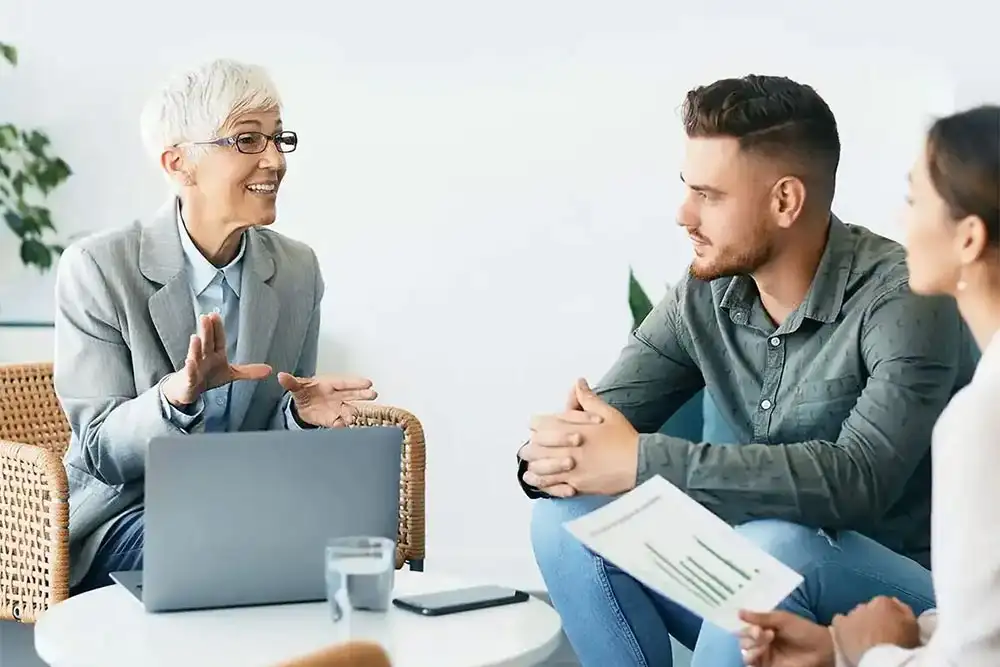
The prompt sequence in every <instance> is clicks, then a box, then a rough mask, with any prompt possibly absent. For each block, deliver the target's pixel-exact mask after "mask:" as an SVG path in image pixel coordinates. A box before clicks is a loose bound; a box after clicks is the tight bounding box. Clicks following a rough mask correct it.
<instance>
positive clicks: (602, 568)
mask: <svg viewBox="0 0 1000 667" xmlns="http://www.w3.org/2000/svg"><path fill="white" fill-rule="evenodd" d="M595 561H596V563H597V581H598V583H600V585H601V590H602V591H604V595H605V597H606V598H607V600H608V606H610V607H611V611H612V612H613V613H614V617H615V620H616V621H617V622H618V630H619V632H621V633H622V635H623V636H624V639H625V642H626V643H627V644H628V647H629V648H630V649H632V657H633V658H635V659H636V661H637V664H638V665H639V667H648V665H649V663H648V662H646V656H645V655H643V653H642V647H641V646H639V640H638V639H636V638H635V633H634V632H632V626H630V625H629V624H628V619H626V618H625V614H624V612H622V609H621V607H620V606H619V605H618V598H616V597H615V593H614V591H613V590H612V588H611V582H610V581H608V570H607V565H606V563H605V562H604V559H603V558H600V557H597V558H595Z"/></svg>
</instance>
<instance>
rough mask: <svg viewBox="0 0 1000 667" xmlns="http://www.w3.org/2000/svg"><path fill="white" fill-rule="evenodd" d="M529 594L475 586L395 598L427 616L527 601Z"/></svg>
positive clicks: (411, 609) (399, 604) (412, 609)
mask: <svg viewBox="0 0 1000 667" xmlns="http://www.w3.org/2000/svg"><path fill="white" fill-rule="evenodd" d="M527 600H528V594H527V593H524V592H522V591H517V590H514V589H512V588H503V587H502V586H475V587H472V588H461V589H458V590H454V591H442V592H440V593H427V594H425V595H411V596H406V597H400V598H396V599H395V600H393V604H395V605H396V606H397V607H401V608H403V609H407V610H409V611H414V612H417V613H420V614H424V615H427V616H441V615H444V614H453V613H457V612H460V611H471V610H473V609H485V608H488V607H497V606H500V605H505V604H513V603H515V602H525V601H527Z"/></svg>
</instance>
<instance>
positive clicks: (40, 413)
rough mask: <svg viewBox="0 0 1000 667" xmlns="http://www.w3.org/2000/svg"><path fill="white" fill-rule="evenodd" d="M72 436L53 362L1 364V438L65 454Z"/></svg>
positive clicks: (60, 454)
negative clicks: (60, 396) (55, 377)
mask: <svg viewBox="0 0 1000 667" xmlns="http://www.w3.org/2000/svg"><path fill="white" fill-rule="evenodd" d="M69 438H70V427H69V422H68V421H67V420H66V415H65V414H64V413H63V410H62V406H60V405H59V399H57V398H56V392H55V386H54V385H53V382H52V364H51V363H38V364H12V365H0V440H7V441H10V442H21V443H24V444H26V445H35V446H37V447H42V448H44V449H47V450H49V451H50V452H52V453H54V454H57V455H58V456H60V457H61V456H62V455H63V454H64V453H65V452H66V448H67V447H69Z"/></svg>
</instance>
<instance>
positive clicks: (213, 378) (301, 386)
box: [161, 313, 378, 428]
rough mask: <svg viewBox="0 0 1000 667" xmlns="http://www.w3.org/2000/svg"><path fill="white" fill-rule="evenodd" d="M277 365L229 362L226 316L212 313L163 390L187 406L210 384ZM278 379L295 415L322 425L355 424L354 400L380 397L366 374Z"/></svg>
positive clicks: (265, 373) (258, 375)
mask: <svg viewBox="0 0 1000 667" xmlns="http://www.w3.org/2000/svg"><path fill="white" fill-rule="evenodd" d="M272 370H273V369H272V368H271V367H270V366H268V365H267V364H232V363H230V361H229V355H228V353H227V352H226V332H225V330H224V329H223V326H222V317H221V316H220V315H219V314H218V313H212V314H210V315H202V316H201V317H199V318H198V333H197V334H194V335H192V336H191V340H190V342H189V344H188V353H187V359H186V360H185V361H184V367H183V368H181V369H180V370H178V371H176V372H175V373H171V374H170V375H168V376H167V377H166V379H164V381H163V384H162V385H161V390H162V391H163V396H164V398H166V399H167V401H168V402H169V403H170V404H171V405H173V406H174V407H176V408H178V409H179V410H185V409H188V408H189V407H190V406H191V405H193V404H194V403H195V402H197V400H198V398H199V397H200V396H201V395H202V394H203V393H205V392H206V391H208V390H210V389H214V388H215V387H218V386H221V385H224V384H227V383H229V382H233V381H236V380H263V379H265V378H267V377H269V376H270V375H271V372H272ZM278 383H279V384H280V385H281V386H282V387H283V388H284V389H285V390H286V391H287V392H289V393H290V394H291V395H292V409H293V411H294V414H295V417H296V418H298V419H299V420H300V421H302V422H304V423H305V424H308V425H311V426H318V427H327V428H334V427H340V426H349V425H351V424H352V423H353V422H354V419H355V417H356V415H357V410H356V408H354V407H353V406H352V405H351V403H352V402H354V401H371V400H374V399H375V398H376V397H377V396H378V394H377V393H376V392H375V390H374V389H372V382H371V380H369V379H366V378H349V377H339V376H317V377H310V378H302V377H296V376H294V375H291V374H290V373H285V372H280V373H278Z"/></svg>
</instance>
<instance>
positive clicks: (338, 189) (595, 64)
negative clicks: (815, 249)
mask: <svg viewBox="0 0 1000 667" xmlns="http://www.w3.org/2000/svg"><path fill="white" fill-rule="evenodd" d="M804 4H806V3H790V2H789V3H785V2H778V3H771V8H770V9H769V10H767V11H768V12H769V13H768V14H766V15H765V14H762V13H760V11H759V10H757V11H754V12H751V11H750V10H749V9H747V8H745V7H744V5H743V3H724V2H715V3H713V2H704V3H700V7H699V8H693V7H691V6H687V7H684V8H683V9H681V8H679V7H678V8H674V9H671V8H669V7H668V6H667V3H657V2H642V3H637V2H633V3H627V2H621V3H619V2H616V3H607V2H597V1H589V2H584V1H581V0H563V1H560V2H537V1H534V2H528V1H527V0H507V1H505V2H494V3H490V4H488V5H487V4H484V3H468V2H461V1H460V0H428V1H425V2H422V3H406V2H403V1H402V0H399V1H397V2H379V1H368V2H363V3H359V2H337V3H333V4H331V5H328V6H326V7H323V6H322V5H318V4H317V5H311V3H307V2H305V1H303V0H286V1H285V2H282V3H280V4H278V5H275V4H274V3H270V2H262V1H260V0H245V1H244V2H242V3H240V5H239V6H238V7H236V6H234V5H233V4H232V3H224V2H221V1H219V0H197V1H195V0H175V1H174V2H171V3H169V4H162V5H142V6H140V5H137V4H135V3H128V2H124V1H123V0H98V1H96V2H91V3H86V4H82V5H81V4H79V3H72V2H69V1H68V0H60V1H59V2H49V3H45V4H44V6H43V3H34V4H32V3H21V2H14V1H13V0H5V2H3V4H0V26H3V29H4V32H3V33H2V34H0V41H10V42H12V43H14V44H15V45H16V46H18V48H19V49H20V50H21V57H22V65H21V66H20V67H19V68H18V69H17V70H16V71H15V72H14V73H12V74H11V75H10V76H5V77H4V79H3V80H2V83H0V85H2V86H3V100H4V106H3V111H2V113H3V120H7V119H8V118H9V119H10V120H13V121H16V122H18V123H23V124H30V125H37V126H42V127H44V128H46V129H47V130H48V131H49V132H50V134H51V136H52V139H53V143H54V146H55V147H56V148H57V150H58V152H59V153H60V154H61V155H62V156H63V157H64V158H65V159H66V160H67V161H68V162H69V163H70V165H71V166H72V167H73V169H74V171H75V175H74V176H73V177H72V178H71V180H70V181H69V182H68V183H67V184H66V185H65V186H64V187H63V188H61V189H60V190H59V191H58V192H57V194H56V195H55V196H54V197H53V199H52V200H51V204H52V206H53V209H54V213H55V220H56V221H57V223H58V224H59V226H60V229H62V230H65V232H67V233H70V232H79V231H87V230H94V229H99V228H103V227H107V226H112V225H118V224H122V223H125V222H128V221H130V220H133V219H135V218H138V217H141V216H143V215H145V214H147V213H149V212H150V211H151V210H152V209H153V208H155V207H156V206H157V205H158V204H159V203H160V202H161V201H162V199H163V197H164V194H165V192H164V190H163V185H162V181H161V179H160V177H159V175H158V174H157V173H156V172H155V170H154V169H153V167H152V166H151V165H150V164H148V163H147V161H146V158H145V156H144V153H143V152H142V149H141V146H140V140H139V135H138V120H137V118H138V112H139V109H140V106H141V104H142V101H143V99H144V96H145V95H146V93H147V92H148V91H149V90H150V88H151V87H152V86H154V85H156V84H157V83H158V82H159V81H160V80H161V79H162V78H163V77H164V76H165V75H167V74H168V73H169V72H170V71H172V70H174V69H176V68H178V67H180V66H183V65H185V64H189V63H192V62H196V61H198V60H201V59H204V58H208V57H215V56H222V55H225V56H232V57H237V58H244V59H251V60H254V61H257V62H260V63H263V64H265V65H267V66H268V67H269V68H270V69H271V71H272V74H273V75H274V78H275V79H276V80H277V82H278V84H279V86H280V87H281V89H282V91H283V95H284V98H285V105H286V110H285V113H284V116H285V126H286V127H287V128H289V129H294V130H296V131H298V132H299V134H300V137H301V148H300V149H299V151H298V152H296V153H295V154H294V155H292V156H291V157H290V160H289V162H290V168H289V175H288V178H287V180H286V183H285V185H284V186H283V191H282V195H281V197H280V203H279V211H280V212H279V220H278V222H277V223H276V226H277V229H279V230H280V231H283V232H284V233H287V234H289V235H291V236H294V237H298V238H301V239H306V240H308V241H309V242H310V243H311V244H312V245H313V247H314V248H315V249H316V251H317V253H318V254H319V256H320V258H321V261H322V264H323V269H324V274H325V277H326V281H327V285H328V292H327V298H326V302H325V304H324V317H325V321H324V326H323V336H322V347H321V351H320V365H321V370H322V371H327V372H333V371H348V372H354V373H363V374H366V375H368V376H370V377H371V378H372V379H373V380H374V381H375V383H376V385H377V387H378V388H379V390H380V392H381V394H382V399H383V400H384V401H385V402H390V403H393V404H397V405H401V406H405V407H407V408H408V409H410V410H412V411H413V412H414V413H416V414H417V415H418V416H419V417H420V418H421V420H422V421H423V423H424V426H425V428H426V431H427V438H428V472H427V489H428V497H427V512H428V520H427V530H428V566H429V567H433V566H435V563H437V566H438V567H452V568H457V569H460V570H466V571H476V570H488V571H490V572H493V573H497V574H503V575H504V576H506V577H511V578H515V579H516V578H522V579H523V578H528V577H533V576H534V575H535V572H534V568H533V564H532V559H531V552H530V543H529V539H528V530H527V527H528V520H529V513H530V503H529V502H528V501H527V500H526V499H525V498H524V497H523V496H522V494H521V492H520V490H519V489H518V487H517V485H516V483H515V479H514V466H513V463H514V452H515V450H516V448H517V446H518V444H519V443H520V442H521V441H522V440H523V438H524V437H525V435H526V425H527V422H528V419H529V417H530V415H531V414H532V413H534V412H537V411H544V410H550V409H554V408H557V407H559V406H560V405H561V403H562V400H563V397H564V396H565V394H566V392H567V390H568V388H569V386H570V384H571V382H572V381H573V380H574V378H576V377H577V376H580V375H584V376H587V377H589V378H591V379H592V380H594V379H596V378H597V377H598V376H599V375H600V374H601V373H602V372H603V371H604V370H605V368H606V367H607V366H608V364H609V363H610V362H611V361H612V360H613V359H614V357H615V356H616V355H617V352H618V349H619V347H620V345H621V344H622V343H623V342H624V340H625V337H626V334H627V332H628V329H629V325H630V316H629V313H628V308H627V302H626V279H627V272H628V267H629V264H632V265H634V266H635V267H636V270H637V272H638V274H639V277H640V279H641V280H642V281H643V282H644V283H645V285H646V287H647V288H648V290H649V291H650V292H651V294H652V296H653V297H654V298H658V297H659V296H660V295H661V294H662V292H663V290H664V285H665V284H666V283H667V282H668V281H673V280H675V279H676V278H677V277H678V276H679V275H680V272H681V271H683V268H684V266H685V264H686V262H687V259H688V257H689V246H688V244H687V241H686V238H685V237H684V235H683V234H682V233H681V232H680V231H679V230H678V229H677V228H676V226H675V225H674V211H675V209H676V207H677V205H678V203H679V201H680V197H681V196H682V190H681V187H680V183H679V179H678V171H679V167H680V155H681V146H682V143H681V139H682V133H681V130H680V124H679V120H678V115H677V109H678V107H679V105H680V103H681V101H682V99H683V95H684V92H685V91H686V90H687V89H688V88H689V87H691V86H693V85H696V84H699V83H707V82H710V81H712V80H714V79H716V78H719V77H723V76H736V75H742V74H745V73H749V72H763V73H775V74H785V75H788V76H791V77H793V78H797V79H799V80H802V81H804V82H808V83H811V84H813V85H814V86H816V87H817V89H818V90H819V91H820V93H821V94H822V95H824V97H825V98H826V99H827V101H828V102H829V103H830V104H831V106H832V107H833V110H834V112H835V114H836V115H837V118H838V121H839V123H840V127H841V133H842V140H843V142H844V154H843V160H842V168H841V173H840V181H839V183H840V184H839V191H838V197H837V206H836V208H837V211H838V213H840V215H841V216H842V217H843V218H845V219H847V220H849V221H852V222H856V223H860V224H864V225H867V226H869V227H871V228H873V229H875V230H877V231H879V232H881V233H884V234H886V235H889V236H892V237H898V233H899V229H898V225H897V223H896V211H897V209H898V206H899V202H900V201H901V198H902V195H903V190H904V182H905V172H906V170H907V169H908V167H909V163H910V161H911V159H912V157H913V155H914V151H915V150H916V147H917V145H918V143H919V138H920V134H921V132H922V131H923V129H924V127H925V125H926V123H927V122H928V121H929V119H930V115H933V114H939V113H947V112H949V111H951V110H952V109H953V107H954V104H955V95H956V90H957V89H958V88H959V87H960V86H961V85H964V84H960V78H961V77H959V76H958V75H957V74H956V71H957V68H960V66H961V62H964V61H963V60H962V58H966V59H968V58H969V54H968V52H967V50H966V51H963V53H962V58H956V57H954V55H955V51H954V50H953V49H950V48H948V49H943V50H942V51H941V52H940V53H937V54H936V55H935V53H934V50H933V49H929V48H928V43H929V42H928V40H929V39H930V38H932V37H934V36H935V35H936V34H937V29H938V28H939V27H940V26H941V25H942V23H941V18H940V17H938V16H934V15H930V14H928V15H919V14H912V15H910V19H912V21H913V23H912V24H911V25H907V26H906V27H905V28H904V27H903V26H902V25H901V24H900V22H899V18H898V11H896V10H893V11H890V10H889V8H886V10H884V11H883V10H880V9H879V8H878V6H877V5H878V3H873V2H868V3H854V5H855V6H856V8H855V9H854V10H850V11H845V9H846V6H850V5H852V3H846V5H844V4H842V3H838V4H837V5H836V6H834V5H828V6H823V7H818V6H814V5H812V4H811V3H810V4H809V6H805V7H804V6H802V5H804ZM951 4H955V3H951ZM862 8H863V9H864V11H863V13H862ZM755 9H756V8H755ZM98 17H102V18H98ZM955 43H958V42H955ZM956 63H958V64H956ZM11 239H12V237H10V236H9V235H8V234H7V233H6V232H5V231H2V230H0V307H2V308H6V309H7V311H8V312H9V311H10V310H11V309H12V308H13V309H16V310H18V311H20V312H22V313H27V314H29V315H38V316H41V317H45V316H48V317H50V311H51V294H50V292H51V278H50V277H49V278H45V279H41V280H39V279H37V278H35V277H33V276H28V275H27V274H26V272H25V271H24V270H22V269H19V268H18V267H17V262H16V261H15V259H16V250H15V249H14V248H13V243H11ZM0 318H2V315H0ZM50 357H51V332H50V331H31V330H5V329H0V362H3V361H14V360H31V359H48V358H50Z"/></svg>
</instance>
